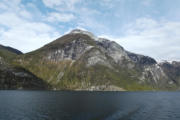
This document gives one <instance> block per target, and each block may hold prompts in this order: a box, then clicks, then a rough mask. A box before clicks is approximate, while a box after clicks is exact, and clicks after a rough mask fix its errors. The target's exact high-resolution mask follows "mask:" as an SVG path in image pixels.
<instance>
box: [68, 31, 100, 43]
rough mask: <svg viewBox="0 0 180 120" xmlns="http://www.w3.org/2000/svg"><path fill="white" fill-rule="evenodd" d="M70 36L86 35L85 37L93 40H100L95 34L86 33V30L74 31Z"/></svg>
mask: <svg viewBox="0 0 180 120" xmlns="http://www.w3.org/2000/svg"><path fill="white" fill-rule="evenodd" d="M70 34H84V35H88V36H89V37H91V38H92V39H93V40H98V37H97V36H95V35H94V34H93V33H91V32H89V31H86V30H82V29H74V30H72V31H71V32H70Z"/></svg>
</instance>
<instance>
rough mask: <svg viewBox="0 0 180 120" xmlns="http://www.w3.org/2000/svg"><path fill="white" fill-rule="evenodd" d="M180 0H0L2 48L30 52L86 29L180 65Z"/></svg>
mask: <svg viewBox="0 0 180 120" xmlns="http://www.w3.org/2000/svg"><path fill="white" fill-rule="evenodd" d="M179 5H180V0H0V44H2V45H6V46H11V47H14V48H17V49H19V50H21V51H22V52H24V53H26V52H30V51H33V50H35V49H37V48H40V47H42V46H43V45H45V44H47V43H49V42H51V41H53V40H55V39H57V38H59V37H60V36H62V35H64V34H66V33H67V32H68V31H70V30H72V29H75V28H81V29H85V30H88V31H90V32H92V33H94V34H95V35H96V36H99V37H105V38H108V39H110V40H113V41H116V42H117V43H119V44H120V45H121V46H123V47H124V48H125V49H126V50H128V51H131V52H135V53H139V54H143V55H147V56H151V57H153V58H155V59H156V60H158V61H162V60H169V61H172V60H177V61H180V7H179Z"/></svg>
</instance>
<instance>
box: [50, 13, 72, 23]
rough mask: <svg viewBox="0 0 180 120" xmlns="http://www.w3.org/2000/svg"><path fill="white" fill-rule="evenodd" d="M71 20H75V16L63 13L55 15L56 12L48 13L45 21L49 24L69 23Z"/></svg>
mask: <svg viewBox="0 0 180 120" xmlns="http://www.w3.org/2000/svg"><path fill="white" fill-rule="evenodd" d="M73 19H75V16H74V15H73V14H65V13H57V12H52V13H49V15H48V17H47V21H49V22H69V21H71V20H73Z"/></svg>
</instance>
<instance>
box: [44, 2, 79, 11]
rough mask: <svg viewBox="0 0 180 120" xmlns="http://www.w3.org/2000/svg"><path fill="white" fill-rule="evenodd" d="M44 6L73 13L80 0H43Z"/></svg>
mask: <svg viewBox="0 0 180 120" xmlns="http://www.w3.org/2000/svg"><path fill="white" fill-rule="evenodd" d="M42 1H43V3H44V5H45V6H47V7H49V8H53V9H56V10H60V11H71V10H73V9H74V7H75V4H76V3H78V2H80V0H42Z"/></svg>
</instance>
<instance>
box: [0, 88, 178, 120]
mask: <svg viewBox="0 0 180 120" xmlns="http://www.w3.org/2000/svg"><path fill="white" fill-rule="evenodd" d="M121 119H122V120H170V119H171V120H179V119H180V93H179V92H63V91H61V92H60V91H56V92H55V91H0V120H121Z"/></svg>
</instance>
